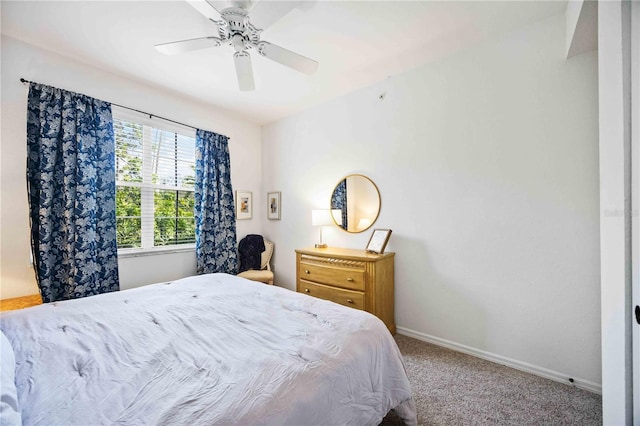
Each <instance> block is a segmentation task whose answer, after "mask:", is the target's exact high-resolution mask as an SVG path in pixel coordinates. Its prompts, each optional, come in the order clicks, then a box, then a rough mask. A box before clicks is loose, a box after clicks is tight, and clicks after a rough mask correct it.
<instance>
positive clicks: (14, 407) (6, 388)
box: [0, 332, 22, 426]
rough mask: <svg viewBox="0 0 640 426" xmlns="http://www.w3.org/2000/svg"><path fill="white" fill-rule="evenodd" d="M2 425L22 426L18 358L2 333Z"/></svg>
mask: <svg viewBox="0 0 640 426" xmlns="http://www.w3.org/2000/svg"><path fill="white" fill-rule="evenodd" d="M0 335H1V336H0V392H1V394H0V425H2V426H6V425H21V424H22V415H21V414H20V408H19V406H18V390H17V389H16V380H15V379H16V377H15V375H16V358H15V354H14V353H13V348H12V347H11V343H10V342H9V339H7V336H5V335H4V333H2V332H0Z"/></svg>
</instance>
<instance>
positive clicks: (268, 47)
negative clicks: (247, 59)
mask: <svg viewBox="0 0 640 426" xmlns="http://www.w3.org/2000/svg"><path fill="white" fill-rule="evenodd" d="M258 53H260V54H261V55H262V56H264V57H266V58H269V59H271V60H272V61H276V62H278V63H279V64H282V65H284V66H287V67H289V68H293V69H294V70H296V71H300V72H302V73H305V74H308V75H311V74H313V73H314V72H316V70H317V69H318V62H316V61H314V60H313V59H309V58H307V57H305V56H302V55H299V54H297V53H295V52H292V51H290V50H287V49H285V48H283V47H280V46H276V45H275V44H271V43H267V42H266V41H263V42H260V43H259V44H258Z"/></svg>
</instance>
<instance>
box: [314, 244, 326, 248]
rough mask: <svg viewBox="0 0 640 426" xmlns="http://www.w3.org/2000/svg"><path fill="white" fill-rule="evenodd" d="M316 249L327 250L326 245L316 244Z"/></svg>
mask: <svg viewBox="0 0 640 426" xmlns="http://www.w3.org/2000/svg"><path fill="white" fill-rule="evenodd" d="M316 248H327V245H326V244H316Z"/></svg>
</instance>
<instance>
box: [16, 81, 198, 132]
mask: <svg viewBox="0 0 640 426" xmlns="http://www.w3.org/2000/svg"><path fill="white" fill-rule="evenodd" d="M20 82H21V83H35V84H40V83H36V82H35V81H29V80H27V79H24V78H20ZM109 103H110V104H111V105H115V106H117V107H120V108H124V109H128V110H131V111H135V112H139V113H140V114H144V115H148V116H149V118H153V117H155V118H159V119H161V120H165V121H170V122H172V123H175V124H179V125H181V126H185V127H189V128H192V129H194V130H199V129H198V128H197V127H194V126H190V125H188V124H184V123H181V122H179V121H175V120H171V119H170V118H165V117H160V116H159V115H156V114H151V113H149V112H144V111H140V110H139V109H135V108H130V107H128V106H124V105H119V104H116V103H113V102H109Z"/></svg>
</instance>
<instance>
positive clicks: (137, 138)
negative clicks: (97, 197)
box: [113, 111, 195, 249]
mask: <svg viewBox="0 0 640 426" xmlns="http://www.w3.org/2000/svg"><path fill="white" fill-rule="evenodd" d="M148 121H149V120H148V119H145V118H144V117H135V116H134V117H132V115H131V114H124V113H116V112H115V111H114V119H113V126H114V134H115V140H116V216H117V237H118V247H119V248H142V249H145V248H153V247H158V246H168V245H182V244H193V243H195V221H194V185H195V134H194V133H195V132H194V131H193V130H192V129H189V130H185V129H176V128H175V126H173V128H167V127H169V126H164V128H161V127H162V126H159V125H158V124H157V123H155V122H154V123H149V122H148ZM178 130H180V132H179V131H178Z"/></svg>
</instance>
